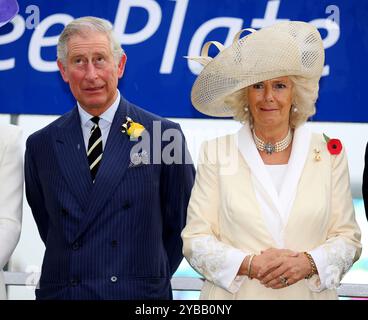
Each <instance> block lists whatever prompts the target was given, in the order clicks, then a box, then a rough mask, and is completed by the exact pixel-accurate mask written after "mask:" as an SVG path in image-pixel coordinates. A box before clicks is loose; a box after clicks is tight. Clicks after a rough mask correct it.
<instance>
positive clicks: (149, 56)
mask: <svg viewBox="0 0 368 320" xmlns="http://www.w3.org/2000/svg"><path fill="white" fill-rule="evenodd" d="M18 2H19V14H18V15H17V16H16V17H15V19H13V20H12V23H8V24H7V25H5V26H3V27H1V28H0V97H1V103H0V113H11V114H62V113H65V112H66V111H68V110H70V109H71V108H72V107H73V106H74V105H75V101H74V98H73V97H72V95H71V94H70V90H69V87H68V85H67V84H65V83H64V82H63V80H62V78H61V76H60V74H59V72H58V69H57V65H56V44H57V39H58V36H59V35H60V33H61V31H62V29H63V27H64V26H65V25H66V24H67V23H68V22H70V21H71V20H72V19H74V18H77V17H81V16H86V15H93V16H98V17H101V18H105V19H107V20H109V21H111V23H112V24H113V25H114V30H115V31H116V34H117V35H118V38H119V40H120V42H121V44H122V46H123V48H124V49H125V51H126V53H127V57H128V60H127V65H126V69H125V74H124V77H123V79H121V80H120V82H119V89H120V91H121V92H122V94H123V95H124V96H125V97H126V98H127V99H128V100H130V101H131V102H133V103H135V104H138V105H140V106H142V107H143V108H145V109H147V110H149V111H151V112H154V113H156V114H159V115H161V116H164V117H178V118H199V117H205V116H203V115H202V114H200V113H199V112H197V111H196V110H195V109H194V108H193V106H192V105H191V102H190V91H191V87H192V84H193V82H194V80H195V78H196V75H197V74H198V72H199V71H200V66H199V65H198V64H196V63H195V62H189V61H187V60H186V59H185V58H183V56H197V55H199V53H200V49H201V47H202V45H203V44H204V43H205V42H206V41H209V40H217V41H220V42H221V43H224V44H225V46H228V45H230V43H231V41H232V39H233V37H234V35H235V34H236V33H237V32H238V31H239V30H240V29H242V28H248V27H252V28H255V29H258V28H262V27H265V26H267V25H270V24H274V23H276V22H278V21H281V20H302V21H307V22H310V23H312V24H314V25H315V26H316V27H317V28H318V29H319V31H320V33H321V35H322V39H323V41H324V47H325V49H326V61H325V67H324V73H323V77H322V79H321V82H320V97H319V100H318V102H317V114H316V115H315V116H314V117H313V119H312V120H313V121H342V122H368V107H367V99H364V100H363V96H364V92H365V90H367V89H366V88H365V82H364V79H365V75H366V72H367V69H368V63H367V60H366V59H367V57H368V40H367V39H368V19H367V17H368V1H366V0H354V1H352V0H334V1H332V2H333V4H331V1H330V0H328V1H327V0H309V1H302V0H298V1H296V0H272V1H267V0H156V1H155V0H120V1H119V0H115V1H112V0H111V1H110V0H109V1H107V0H106V1H100V0H84V1H74V0H60V1H48V0H30V1H27V0H23V1H22V0H21V1H18Z"/></svg>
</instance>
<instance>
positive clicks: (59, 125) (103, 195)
mask: <svg viewBox="0 0 368 320" xmlns="http://www.w3.org/2000/svg"><path fill="white" fill-rule="evenodd" d="M125 62H126V55H125V54H124V52H123V51H122V49H121V47H120V45H119V43H118V42H117V41H116V40H115V38H114V36H113V33H112V27H111V24H110V23H109V22H107V21H105V20H103V19H98V18H94V17H84V18H79V19H76V20H74V21H73V22H71V23H70V24H68V25H67V26H66V27H65V29H64V31H63V33H62V34H61V36H60V38H59V43H58V66H59V69H60V72H61V75H62V77H63V79H64V81H66V82H67V83H68V84H69V86H70V89H71V91H72V93H73V95H74V97H75V98H76V100H77V106H76V107H75V108H74V109H72V110H71V111H70V112H68V113H67V114H65V115H63V116H62V117H60V118H59V119H57V120H56V121H54V122H53V123H51V124H50V125H48V126H47V127H45V128H43V129H41V130H40V131H38V132H36V133H34V134H32V135H31V136H30V137H29V138H28V140H27V145H26V157H25V178H26V196H27V200H28V203H29V205H30V207H31V209H32V213H33V215H34V219H35V221H36V223H37V227H38V230H39V233H40V236H41V238H42V240H43V242H44V243H45V246H46V251H45V256H44V260H43V264H42V273H41V279H40V283H39V289H37V290H36V298H37V299H171V298H172V292H171V287H170V279H171V277H172V275H173V273H174V272H175V270H176V269H177V267H178V266H179V264H180V262H181V260H182V242H181V238H180V233H181V230H182V229H183V227H184V224H185V221H186V209H187V204H188V200H189V196H190V192H191V189H192V185H193V182H194V174H195V172H194V167H193V165H192V163H191V161H190V156H189V154H188V150H187V148H186V144H185V139H184V136H183V134H182V131H181V129H180V126H179V125H178V124H175V123H173V122H170V121H168V120H165V119H163V118H160V117H158V116H156V115H153V114H151V113H148V112H146V111H144V110H143V109H140V108H139V107H137V106H135V105H133V104H131V103H130V102H128V101H127V100H125V99H124V98H123V97H122V96H120V93H119V91H118V90H117V84H118V79H119V78H121V77H122V75H123V73H124V67H125ZM139 124H140V125H141V126H140V125H139ZM122 125H124V126H123V127H122ZM134 126H136V127H137V126H138V129H139V128H142V126H143V127H144V129H145V130H144V134H142V136H141V138H139V139H137V137H138V136H139V135H140V133H141V131H142V130H138V131H137V132H138V134H136V133H135V132H134ZM157 126H159V127H160V130H159V131H158V130H155V128H156V129H157ZM167 130H169V131H170V130H171V131H170V132H172V133H173V134H172V139H171V140H170V141H161V132H164V131H167ZM134 137H135V138H136V139H133V138H134ZM147 137H148V138H147ZM144 139H145V144H144V146H145V147H144V148H146V149H145V150H142V149H143V147H142V148H141V149H139V148H138V147H139V144H140V143H142V145H143V140H144ZM147 139H148V143H147ZM155 139H156V140H155ZM157 139H159V140H160V143H159V144H157V143H156V144H155V143H154V141H156V142H157ZM157 145H158V146H159V147H158V148H159V149H157ZM155 146H156V147H155ZM153 147H155V148H153ZM170 147H172V151H174V153H176V154H175V155H174V158H175V161H171V162H170V161H166V160H168V159H166V160H165V159H163V158H162V159H161V160H162V161H159V162H158V161H153V158H154V157H153V154H156V156H157V152H158V153H160V154H163V153H164V152H163V151H165V150H166V149H167V148H170ZM165 148H166V149H165ZM132 150H138V151H137V152H133V153H132ZM166 151H167V150H166ZM169 154H171V153H170V152H169ZM143 155H144V157H143ZM185 158H186V159H185ZM137 159H138V161H136V160H137ZM188 159H189V161H188ZM156 160H157V157H156ZM169 160H170V159H169Z"/></svg>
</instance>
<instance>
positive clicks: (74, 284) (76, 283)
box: [70, 278, 80, 287]
mask: <svg viewBox="0 0 368 320" xmlns="http://www.w3.org/2000/svg"><path fill="white" fill-rule="evenodd" d="M79 283H80V280H79V279H75V278H73V279H70V285H71V286H72V287H76V286H77V285H78V284H79Z"/></svg>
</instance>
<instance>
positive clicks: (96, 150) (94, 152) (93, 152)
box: [87, 117, 103, 182]
mask: <svg viewBox="0 0 368 320" xmlns="http://www.w3.org/2000/svg"><path fill="white" fill-rule="evenodd" d="M91 121H92V122H93V123H94V126H93V127H92V129H91V136H90V137H89V141H88V151H87V158H88V163H89V170H90V171H91V176H92V180H93V182H95V177H96V174H97V170H98V167H99V166H100V162H101V159H102V153H103V151H102V136H101V129H100V127H99V126H98V122H99V121H100V118H99V117H93V118H91Z"/></svg>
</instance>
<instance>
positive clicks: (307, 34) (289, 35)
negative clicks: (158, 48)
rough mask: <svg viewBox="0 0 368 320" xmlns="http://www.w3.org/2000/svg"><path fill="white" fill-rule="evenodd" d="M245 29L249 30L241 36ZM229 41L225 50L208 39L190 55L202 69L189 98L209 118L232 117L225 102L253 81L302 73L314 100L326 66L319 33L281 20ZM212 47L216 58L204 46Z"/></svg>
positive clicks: (296, 22) (306, 26) (305, 24)
mask: <svg viewBox="0 0 368 320" xmlns="http://www.w3.org/2000/svg"><path fill="white" fill-rule="evenodd" d="M244 30H248V31H250V32H251V33H250V34H248V35H246V36H245V37H243V38H240V39H239V36H240V35H241V34H242V33H244ZM244 30H241V31H240V32H239V33H238V34H237V35H236V37H235V39H234V42H233V44H232V45H231V46H230V47H228V48H226V49H225V48H224V47H223V46H222V45H221V44H220V43H219V42H216V41H209V42H207V43H206V44H205V45H204V46H203V48H202V52H201V56H200V57H188V59H192V60H195V61H197V62H199V63H201V64H202V65H203V66H204V68H203V70H202V71H201V73H200V74H199V75H198V77H197V79H196V81H195V82H194V84H193V88H192V93H191V99H192V103H193V105H194V106H195V108H196V109H197V110H198V111H200V112H202V113H204V114H206V115H210V116H215V117H227V116H233V115H234V110H232V108H231V107H230V106H227V105H226V103H225V99H226V97H228V96H229V95H230V94H232V93H234V92H236V91H238V90H240V89H242V88H244V87H247V86H250V85H252V84H255V83H258V82H261V81H265V80H269V79H273V78H277V77H282V76H300V77H303V78H304V79H305V80H306V81H307V82H310V83H309V84H310V86H309V87H311V88H314V89H312V90H313V96H315V99H317V96H318V88H319V86H318V82H319V79H320V77H321V75H322V70H323V66H324V49H323V43H322V39H321V35H320V34H319V32H318V30H317V29H316V28H315V27H314V26H313V25H311V24H309V23H306V22H301V21H285V22H281V23H277V24H275V25H273V26H270V27H266V28H263V29H261V30H258V31H256V30H253V29H244ZM212 44H213V45H215V46H216V47H217V48H218V49H219V50H220V52H219V53H218V54H217V56H215V57H214V58H211V57H209V56H208V49H209V47H210V46H211V45H212Z"/></svg>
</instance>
